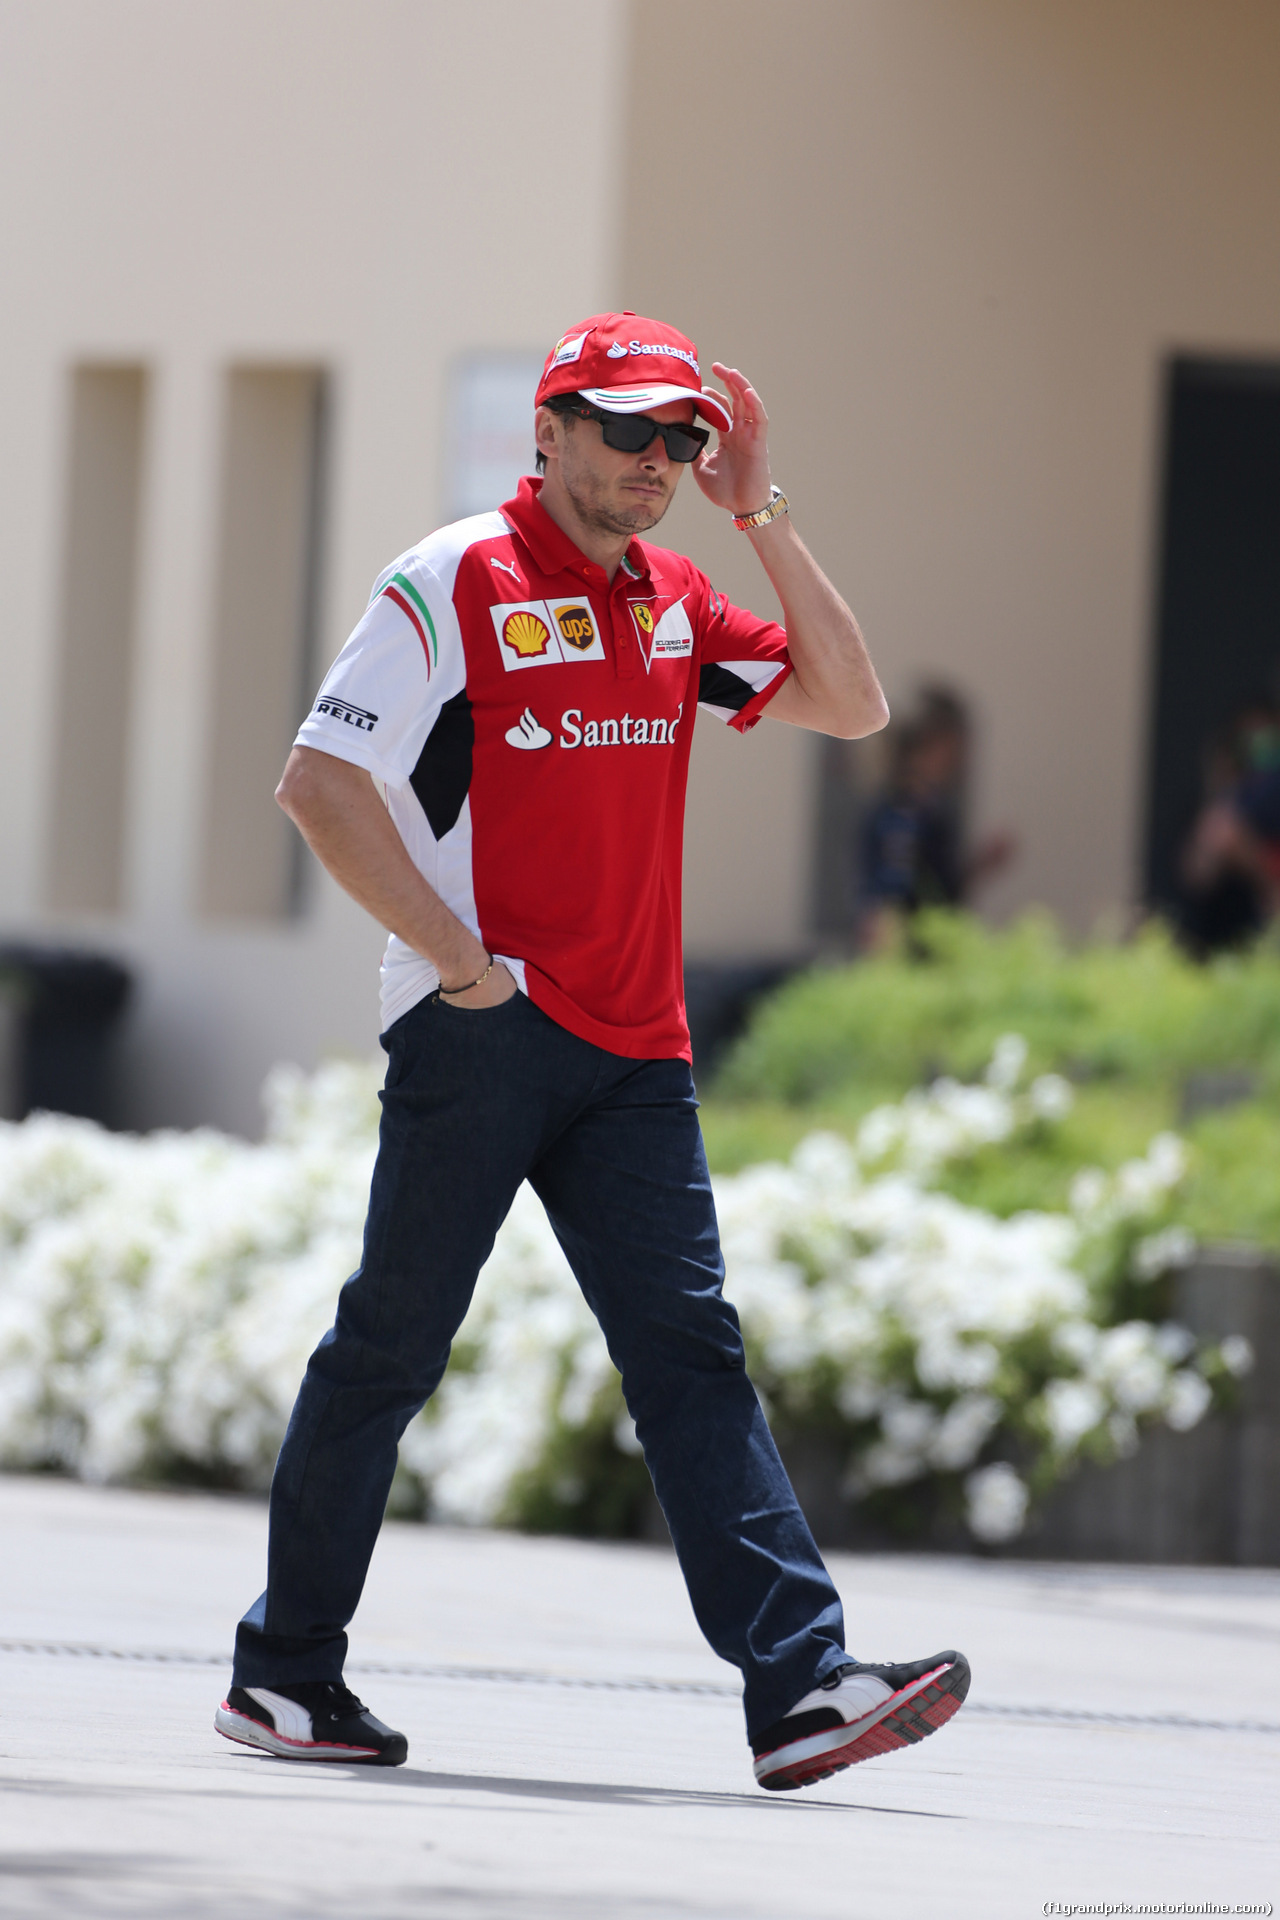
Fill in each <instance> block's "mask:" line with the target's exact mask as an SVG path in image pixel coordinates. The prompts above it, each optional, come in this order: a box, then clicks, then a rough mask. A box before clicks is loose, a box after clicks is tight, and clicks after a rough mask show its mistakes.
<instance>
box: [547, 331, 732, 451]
mask: <svg viewBox="0 0 1280 1920" xmlns="http://www.w3.org/2000/svg"><path fill="white" fill-rule="evenodd" d="M557 393H580V394H581V395H582V397H583V399H584V400H588V401H590V403H591V405H592V406H593V407H604V408H607V409H608V411H609V412H610V413H647V412H648V411H649V408H650V407H665V406H666V405H667V403H668V401H670V400H692V402H693V405H694V411H695V412H697V413H700V414H701V415H702V416H703V418H704V419H705V420H710V422H711V424H712V425H713V426H715V427H720V428H722V429H723V431H724V432H725V433H727V432H728V431H729V429H730V427H731V426H732V425H733V414H732V411H731V410H730V407H729V402H728V401H727V400H724V399H722V398H721V396H720V395H719V394H718V393H713V392H712V391H711V389H710V388H709V387H704V386H703V384H702V371H701V369H700V367H699V366H698V352H697V348H696V347H695V346H694V344H693V342H692V340H689V339H686V337H685V335H684V334H683V333H677V332H676V330H675V328H674V327H666V326H664V325H663V324H662V322H661V320H645V319H643V318H642V317H641V316H640V315H639V314H635V313H597V314H593V315H592V317H591V318H590V319H589V320H579V321H578V323H577V325H576V326H573V327H570V328H569V331H568V332H567V333H566V334H564V335H563V337H562V338H561V339H559V340H557V341H556V344H555V345H554V347H552V349H551V351H550V353H549V354H548V355H547V364H546V366H545V367H544V368H543V369H542V378H541V380H540V381H539V382H538V391H537V393H536V395H535V396H534V402H533V404H534V406H535V407H540V406H541V405H542V403H543V402H544V400H550V399H551V397H552V396H553V395H554V394H557Z"/></svg>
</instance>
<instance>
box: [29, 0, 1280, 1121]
mask: <svg viewBox="0 0 1280 1920" xmlns="http://www.w3.org/2000/svg"><path fill="white" fill-rule="evenodd" d="M673 50H678V64H676V65H674V66H673ZM1278 74H1280V11H1278V10H1277V9H1276V8H1275V6H1274V5H1273V4H1272V3H1271V0H1258V4H1244V3H1243V0H1218V4H1216V5H1214V6H1212V7H1209V6H1205V5H1204V4H1203V0H1039V3H1038V4H1028V0H831V3H829V4H828V3H827V0H792V4H791V5H789V6H786V7H780V6H778V5H777V4H776V0H768V4H766V3H765V0H735V4H734V5H732V6H730V5H728V4H725V0H697V4H695V5H692V6H690V5H687V4H685V5H681V6H679V7H677V6H675V5H673V4H672V3H671V0H644V3H643V5H641V4H639V0H471V3H470V4H467V5H461V6H459V5H453V4H448V3H447V0H362V4H361V5H359V6H356V5H354V4H351V0H270V3H269V4H265V5H264V4H263V3H262V0H186V3H185V4H183V5H181V6H175V5H173V4H171V0H112V4H111V5H110V6H103V5H102V4H101V0H42V4H40V5H38V6H37V5H33V4H30V3H29V0H0V259H2V260H3V262H4V269H5V275H6V299H5V302H4V305H3V310H2V318H0V326H2V327H3V335H2V339H3V353H0V418H3V419H4V421H5V433H4V436H3V439H2V440H0V673H2V674H3V684H4V686H5V691H6V698H7V714H8V718H9V727H8V731H7V736H6V738H7V748H8V750H7V752H6V753H5V754H4V755H3V756H0V934H3V933H13V932H20V933H22V934H24V935H31V934H35V935H37V936H44V937H50V938H66V939H70V940H82V941H85V942H88V943H91V944H95V945H99V946H103V947H105V948H107V949H108V950H110V951H117V952H120V953H121V954H123V955H124V956H125V957H126V958H131V959H133V960H135V961H136V963H137V965H138V969H139V974H140V978H141V979H142V983H143V993H142V998H141V1002H140V1008H139V1015H138V1019H137V1022H136V1024H135V1028H134V1037H133V1042H132V1056H131V1057H132V1060H133V1063H134V1071H135V1088H134V1096H133V1108H132V1113H133V1117H134V1118H135V1119H136V1120H138V1121H148V1120H152V1119H155V1118H157V1117H163V1118H165V1119H168V1120H177V1121H184V1120H192V1119H214V1120H217V1121H219V1122H221V1123H223V1124H229V1125H233V1126H236V1127H240V1128H243V1129H245V1130H249V1131H251V1130H253V1128H254V1127H255V1125H256V1122H257V1109H256V1088H257V1085H258V1083H259V1081H260V1079H261V1077H262V1074H263V1072H264V1071H265V1069H266V1067H267V1066H268V1065H269V1064H270V1063H271V1061H273V1060H275V1059H277V1058H282V1057H284V1058H294V1059H298V1060H301V1061H303V1062H304V1063H307V1062H311V1061H314V1060H315V1059H316V1058H318V1057H319V1056H320V1055H321V1054H323V1053H324V1052H325V1051H327V1050H329V1049H331V1048H333V1047H340V1048H347V1049H359V1050H364V1049H366V1048H368V1047H370V1046H371V1045H372V1042H373V1037H374V1033H375V1029H376V1025H377V1013H376V1005H377V1001H376V977H375V974H376V959H377V954H378V951H379V949H380V946H381V936H380V935H379V933H378V931H377V930H376V929H375V928H374V927H373V926H372V925H371V924H370V923H369V922H368V921H367V920H366V919H365V918H364V917H363V916H362V915H361V914H360V913H359V912H358V911H357V910H356V909H355V908H354V907H353V906H352V905H350V904H349V903H348V902H347V901H346V900H345V899H344V898H343V897H341V896H340V895H339V894H338V893H337V891H336V890H335V889H334V888H333V887H332V886H331V885H330V884H329V883H328V882H327V881H326V880H324V879H323V877H322V876H320V875H318V874H315V873H313V875H312V878H311V887H310V894H309V901H308V905H307V909H306V911H305V913H304V914H303V915H302V916H301V917H299V918H296V919H293V920H288V921H281V922H279V923H278V924H276V925H274V926H272V925H253V924H236V923H235V922H234V921H232V920H230V919H227V918H222V917H214V918H212V919H211V918H207V917H204V918H202V917H201V915H200V913H199V911H198V907H199V880H200V870H201V859H200V850H201V845H202V834H203V833H204V829H205V822H204V819H203V815H202V807H203V796H204V794H205V792H206V790H207V787H208V782H209V778H210V768H211V758H210V756H211V753H213V750H214V749H213V742H214V729H213V726H212V719H211V715H212V713H213V711H214V709H215V707H216V705H217V688H218V681H217V675H216V672H215V664H214V663H215V654H216V645H215V642H216V635H217V611H216V609H217V590H216V583H217V576H218V567H219V546H218V542H219V525H220V513H219V508H220V499H221V487H222V468H221V462H222V456H223V446H224V424H225V408H226V376H227V372H228V369H229V368H231V367H233V366H241V367H245V366H251V367H252V366H258V367H295V368H302V367H306V368H320V369H325V370H326V371H327V373H328V374H329V376H330V392H331V395H332V413H331V426H332V439H331V453H332V464H331V470H330V486H329V490H328V500H327V538H326V541H325V551H324V572H323V580H324V597H323V604H322V609H321V620H320V636H319V647H318V651H319V653H320V655H321V657H322V660H323V659H325V658H328V657H330V656H331V655H332V654H333V653H334V652H335V651H336V649H337V648H338V646H339V645H340V644H341V642H342V639H343V637H344V636H345V634H346V632H347V630H348V629H349V627H350V625H351V624H352V623H353V621H354V620H355V618H356V617H357V615H358V613H359V611H360V608H361V607H362V605H363V603H364V598H365V595H366V593H367V590H368V587H369V584H370V581H371V580H372V578H373V576H374V574H375V572H376V571H377V570H378V568H379V567H380V566H381V565H383V564H384V563H385V561H386V560H387V559H388V558H389V557H391V556H392V555H393V554H394V553H395V552H397V551H398V550H399V549H400V548H402V547H403V546H405V545H406V544H408V543H409V542H410V541H413V540H415V539H417V538H419V537H420V536H421V535H422V534H423V533H424V532H426V531H427V530H428V529H429V528H430V527H431V526H432V525H433V524H435V523H436V522H437V521H438V520H439V519H440V518H441V517H442V516H443V515H444V514H445V512H446V511H447V493H446V485H445V482H446V475H445V472H444V447H445V441H446V433H445V401H446V391H447V376H448V369H449V366H450V365H451V363H452V362H453V361H454V360H455V359H456V358H457V357H458V356H460V355H462V354H464V353H473V352H476V351H483V350H485V349H493V350H504V351H511V352H515V353H526V352H529V351H530V350H534V351H536V350H542V349H545V347H546V345H547V343H549V341H551V340H552V339H554V338H555V337H556V335H557V334H558V333H559V332H560V331H561V330H562V329H563V327H564V326H565V325H566V324H567V323H568V322H569V321H570V320H571V319H572V318H574V317H575V316H577V315H579V314H581V313H583V312H589V311H591V310H592V309H593V308H596V307H603V306H609V305H613V304H626V305H630V306H633V307H636V308H637V309H639V310H640V311H642V312H643V311H651V312H652V311H657V312H659V313H662V314H664V315H667V316H669V317H670V318H671V319H673V320H675V321H676V322H677V323H678V324H680V325H682V326H685V327H687V328H688V329H689V330H690V331H691V332H692V333H693V334H694V335H695V337H696V338H697V339H698V341H699V343H700V345H701V347H702V349H703V352H704V359H705V361H706V362H708V363H709V362H710V360H711V359H712V358H713V357H717V358H728V359H730V360H733V361H736V362H737V363H739V364H741V365H742V366H744V367H746V368H747V369H748V370H749V371H750V372H751V373H752V374H753V375H754V376H755V377H756V378H757V379H758V381H759V384H760V386H761V388H762V391H763V393H764V395H765V398H766V401H767V403H768V405H769V408H770V411H771V413H772V415H773V418H774V444H775V449H776V473H777V477H778V479H779V480H780V481H781V482H782V484H784V485H785V486H786V487H787V489H788V491H789V492H790V494H791V495H792V497H793V500H794V502H795V509H796V520H797V524H798V526H799V527H800V528H801V530H802V531H803V532H804V534H805V536H806V537H807V538H808V539H809V540H810V542H811V544H812V545H813V547H814V548H815V550H816V552H817V553H818V554H819V556H820V557H821V558H822V560H823V561H824V563H825V564H826V565H827V567H828V568H829V570H830V571H831V573H832V574H833V576H834V577H835V579H836V580H837V582H838V583H839V585H840V586H841V588H842V590H843V591H844V592H845V593H846V594H847V596H848V597H849V599H850V601H851V603H852V604H853V605H854V607H855V608H856V610H857V611H858V613H859V615H860V617H861V618H862V620H863V622H864V624H865V627H866V630H867V633H868V636H869V638H870V640H871V643H872V646H873V649H874V652H875V654H876V657H877V659H878V661H879V662H880V664H881V666H882V669H883V671H884V675H885V678H886V681H887V683H888V686H889V689H890V693H891V696H894V695H897V694H900V693H902V692H904V691H906V690H908V689H909V688H910V686H911V684H912V682H913V680H914V679H915V678H916V677H917V676H919V675H921V674H923V673H925V672H933V673H937V674H942V675H945V676H947V677H949V678H952V679H954V680H955V681H957V682H958V683H959V684H960V686H961V687H962V688H963V689H964V690H966V691H967V692H969V693H970V694H971V696H972V697H973V698H974V700H975V701H976V703H977V706H978V711H979V717H980V720H981V723H982V729H983V734H982V756H981V764H980V778H979V783H978V794H977V801H978V813H979V816H980V820H982V821H985V822H987V823H989V824H995V823H1009V824H1012V825H1013V826H1015V827H1016V828H1017V829H1018V831H1019V832H1020V833H1021V834H1022V836H1023V840H1024V854H1023V858H1022V862H1021V865H1020V866H1019V867H1018V869H1017V870H1016V872H1015V873H1014V874H1013V875H1012V876H1011V877H1010V879H1009V880H1008V881H1007V882H1005V883H1003V885H1002V887H1001V889H1000V890H999V892H998V893H996V894H995V895H993V900H992V904H993V906H994V907H996V908H997V909H1005V908H1008V907H1010V906H1012V905H1014V904H1016V903H1017V902H1018V901H1020V900H1027V899H1034V898H1043V899H1047V900H1049V901H1050V902H1051V903H1052V904H1054V905H1055V906H1057V907H1058V908H1059V909H1060V910H1062V911H1063V912H1064V913H1065V914H1067V915H1068V916H1069V917H1070V918H1072V919H1073V920H1074V921H1075V922H1076V923H1077V924H1084V923H1087V922H1088V921H1089V920H1090V919H1091V918H1092V917H1093V916H1094V915H1095V914H1096V913H1097V912H1098V911H1099V909H1101V908H1104V907H1107V906H1109V905H1115V904H1117V903H1122V902H1124V901H1126V900H1127V899H1128V898H1129V897H1130V895H1131V893H1132V889H1133V876H1134V866H1135V852H1136V847H1137V835H1138V820H1139V799H1140V792H1141V784H1142V746H1143V733H1144V725H1145V697H1146V693H1145V689H1146V666H1145V659H1146V649H1147V642H1148V629H1149V620H1150V605H1149V603H1150V590H1149V577H1150V566H1151V539H1152V533H1153V523H1154V515H1155V509H1156V496H1157V486H1158V463H1159V430H1160V420H1159V376H1160V366H1161V360H1162V356H1163V355H1164V354H1166V353H1167V352H1168V351H1169V350H1171V349H1174V348H1183V349H1193V350H1194V349H1204V350H1207V351H1213V352H1221V351H1225V350H1232V349H1242V350H1248V351H1251V352H1263V353H1280V249H1278V248H1277V247H1276V245H1275V235H1276V233H1277V231H1280V82H1278V81H1277V75H1278ZM76 364H92V365H97V366H110V365H120V366H130V367H135V366H136V367H145V368H146V369H147V370H148V386H147V405H146V408H145V413H144V415H143V416H142V419H143V430H142V444H141V447H140V452H139V458H140V471H141V473H142V489H141V497H140V527H139V537H138V547H137V552H138V565H137V574H136V593H135V595H134V604H135V619H134V622H133V624H134V629H135V630H134V632H133V634H132V636H131V641H130V645H131V648H132V667H131V673H130V687H131V692H130V698H129V706H130V713H129V716H128V720H127V727H126V733H127V739H126V743H125V744H126V750H125V756H124V758H125V767H124V776H125V777H124V782H123V787H124V791H123V805H122V822H121V827H120V833H119V841H120V845H121V849H122V859H121V877H120V894H121V899H122V906H121V910H120V911H119V912H118V913H106V912H102V913H97V914H90V913H87V912H85V913H79V914H75V913H67V912H64V913H59V914H54V913H52V912H51V911H50V910H49V909H48V907H47V905H46V904H45V903H46V902H47V900H48V898H49V891H50V848H51V846H52V845H53V844H54V822H55V820H56V819H57V818H58V809H57V805H56V801H57V787H58V778H59V776H58V771H57V757H56V756H57V742H58V740H59V737H60V729H59V720H58V715H59V700H60V698H61V695H60V691H59V689H60V686H61V685H62V682H61V680H60V677H59V676H60V672H61V667H60V658H61V649H60V640H59V635H60V632H61V631H62V628H61V626H60V622H61V623H63V624H65V607H64V604H63V600H62V599H60V592H59V583H60V581H61V580H62V578H63V572H62V569H63V564H64V557H65V552H66V533H67V525H68V520H67V507H68V483H69V474H68V466H67V454H68V446H69V439H70V436H69V422H68V405H69V395H70V390H71V389H70V372H71V368H72V367H73V366H74V365H76ZM685 494H686V496H687V497H685V498H682V500H681V501H680V502H679V504H678V505H677V507H676V508H675V510H674V511H673V513H672V515H671V518H670V521H669V523H668V525H667V527H666V529H665V537H667V538H669V539H670V541H671V543H672V544H674V545H679V546H682V547H687V548H688V549H689V550H690V551H692V552H693V553H694V555H695V556H696V557H697V558H698V559H699V561H700V562H701V563H702V564H704V565H705V566H706V567H707V568H708V570H709V571H710V572H711V573H712V575H713V577H714V578H715V579H716V580H717V583H718V584H719V585H720V586H722V587H723V588H724V589H725V590H726V591H728V592H730V593H731V594H733V595H734V597H736V598H740V599H743V600H745V601H747V602H749V603H751V604H754V605H757V606H759V607H760V608H761V610H762V611H768V610H770V608H771V604H772V603H771V600H770V597H769V595H768V593H767V591H766V590H765V589H764V585H763V581H762V577H761V575H760V574H759V572H758V569H757V567H756V563H755V561H754V559H753V557H752V555H751V553H750V551H749V550H748V548H747V546H746V543H745V542H744V541H743V540H742V539H741V538H740V537H739V536H737V535H735V534H734V533H733V532H732V530H731V529H730V528H729V527H728V526H727V524H726V523H725V521H724V520H723V518H721V517H719V516H716V515H715V514H713V513H712V512H711V510H710V509H709V508H707V507H706V506H705V504H704V503H703V502H702V501H701V500H700V499H698V498H696V497H695V496H694V492H693V489H692V488H691V487H690V485H689V483H688V482H687V481H686V485H685ZM62 733H63V734H65V728H64V729H62ZM814 747H815V743H814V742H813V741H811V740H809V739H807V738H806V737H804V736H803V735H800V734H796V733H794V732H792V731H791V730H789V729H784V728H779V727H775V726H770V725H763V726H761V727H759V728H758V729H757V730H756V731H755V733H754V734H752V735H751V736H750V738H749V739H747V740H746V741H742V740H739V739H738V738H737V737H736V736H731V735H728V734H727V733H726V732H725V731H724V730H723V729H720V728H718V727H717V726H715V725H714V723H710V722H708V721H706V720H705V719H704V720H702V721H700V722H699V726H698V736H697V742H696V747H695V765H694V775H693V783H692V788H691V795H690V826H689V833H688V848H689V859H688V887H687V909H688V929H689V947H690V950H691V952H692V953H694V954H696V955H699V956H706V955H729V954H733V955H745V954H766V953H775V952H794V951H797V950H799V949H801V948H803V946H804V944H805V943H806V941H807V939H808V937H809V930H810V926H811V888H812V873H813V848H812V835H813V821H814V812H815V808H814V800H815V785H816V778H815V776H816V756H815V753H814V750H813V749H814ZM213 764H214V765H215V766H216V764H217V762H216V758H215V760H214V762H213ZM264 804H265V803H264ZM65 818H66V810H65V808H64V812H63V816H62V819H63V825H62V826H59V828H58V833H59V834H61V833H62V832H63V831H64V827H65Z"/></svg>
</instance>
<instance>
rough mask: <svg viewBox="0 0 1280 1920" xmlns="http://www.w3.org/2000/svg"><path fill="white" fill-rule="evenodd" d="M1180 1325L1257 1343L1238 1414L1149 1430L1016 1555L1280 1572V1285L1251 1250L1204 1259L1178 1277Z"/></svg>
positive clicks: (1064, 1492) (1056, 1508)
mask: <svg viewBox="0 0 1280 1920" xmlns="http://www.w3.org/2000/svg"><path fill="white" fill-rule="evenodd" d="M1174 1318H1175V1319H1177V1320H1179V1321H1181V1322H1182V1324H1183V1325H1184V1326H1187V1327H1190V1329H1191V1331H1192V1332H1193V1333H1196V1334H1199V1335H1201V1336H1203V1337H1206V1338H1209V1339H1219V1340H1220V1339H1223V1338H1225V1336H1226V1335H1227V1334H1231V1333H1239V1334H1243V1335H1244V1336H1245V1338H1246V1339H1247V1340H1248V1341H1249V1343H1250V1345H1251V1346H1252V1347H1253V1352H1254V1369H1253V1372H1252V1373H1250V1374H1248V1375H1247V1376H1246V1377H1245V1379H1244V1380H1242V1381H1241V1382H1240V1385H1239V1389H1238V1392H1239V1404H1238V1406H1237V1408H1236V1409H1235V1410H1234V1411H1233V1412H1232V1413H1230V1414H1212V1415H1210V1416H1209V1417H1208V1418H1207V1419H1205V1420H1202V1421H1201V1423H1200V1425H1199V1426H1198V1427H1193V1428H1192V1429H1191V1431H1190V1433H1172V1432H1170V1430H1169V1429H1168V1428H1167V1427H1160V1428H1153V1429H1152V1430H1150V1431H1149V1432H1147V1433H1145V1434H1144V1435H1143V1438H1142V1442H1141V1444H1140V1445H1139V1447H1138V1450H1137V1452H1136V1453H1134V1454H1133V1455H1132V1456H1131V1457H1130V1458H1129V1459H1128V1460H1120V1461H1117V1462H1116V1464H1115V1465H1114V1466H1110V1467H1095V1466H1093V1465H1085V1466H1082V1467H1080V1468H1079V1469H1078V1470H1077V1471H1076V1472H1075V1473H1074V1474H1073V1475H1072V1476H1071V1478H1070V1479H1069V1480H1066V1481H1064V1482H1063V1484H1062V1485H1061V1486H1060V1487H1058V1488H1057V1489H1056V1491H1055V1492H1054V1493H1053V1494H1052V1495H1051V1496H1050V1498H1049V1499H1048V1500H1047V1501H1046V1502H1045V1504H1044V1506H1043V1507H1042V1508H1041V1510H1040V1512H1039V1513H1038V1514H1036V1515H1034V1516H1033V1517H1032V1519H1031V1521H1030V1522H1029V1523H1028V1527H1027V1531H1026V1533H1025V1534H1024V1535H1023V1537H1022V1539H1021V1540H1019V1541H1018V1542H1017V1543H1016V1544H1015V1546H1014V1547H1013V1549H1012V1551H1014V1552H1015V1553H1022V1554H1034V1555H1036V1556H1037V1557H1039V1558H1045V1559H1088V1560H1161V1561H1166V1562H1183V1563H1188V1562H1190V1563H1200V1564H1206V1563H1208V1564H1214V1563H1216V1564H1220V1565H1227V1566H1248V1567H1274V1566H1280V1274H1278V1273H1277V1271H1276V1269H1275V1267H1274V1266H1273V1265H1272V1264H1271V1263H1270V1262H1269V1261H1268V1260H1266V1259H1264V1258H1263V1256H1262V1255H1260V1254H1258V1253H1255V1252H1254V1251H1252V1250H1251V1249H1249V1248H1235V1247H1216V1248H1206V1249H1205V1250H1204V1251H1203V1253H1202V1254H1201V1255H1200V1257H1199V1259H1198V1260H1197V1261H1196V1263H1195V1265H1194V1266H1191V1267H1188V1268H1187V1270H1186V1272H1185V1273H1183V1274H1182V1275H1181V1276H1180V1278H1179V1281H1178V1286H1177V1291H1176V1295H1175V1301H1174Z"/></svg>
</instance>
